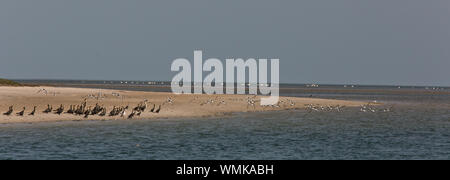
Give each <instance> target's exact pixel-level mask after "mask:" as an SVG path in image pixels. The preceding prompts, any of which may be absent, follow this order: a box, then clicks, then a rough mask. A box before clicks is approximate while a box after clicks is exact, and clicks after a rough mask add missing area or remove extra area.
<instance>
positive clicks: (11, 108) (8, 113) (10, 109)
mask: <svg viewBox="0 0 450 180" xmlns="http://www.w3.org/2000/svg"><path fill="white" fill-rule="evenodd" d="M13 111H14V110H13V106H9V110H8V111H7V112H5V113H3V115H6V116H9V115H11V114H12V113H13Z"/></svg>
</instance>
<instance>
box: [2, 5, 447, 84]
mask: <svg viewBox="0 0 450 180" xmlns="http://www.w3.org/2000/svg"><path fill="white" fill-rule="evenodd" d="M196 49H199V50H203V51H204V56H205V57H206V58H208V57H217V58H220V59H225V58H229V57H242V58H251V57H253V58H280V70H281V74H280V78H281V79H280V80H281V81H282V82H294V83H340V84H349V83H358V84H402V85H403V84H409V85H445V86H450V70H449V68H450V1H449V0H292V1H283V0H281V1H274V0H222V1H219V0H203V1H200V0H189V1H188V0H178V1H174V0H139V1H138V0H70V1H68V0H1V1H0V77H6V78H33V79H41V78H52V79H108V80H110V79H119V80H170V79H171V78H172V77H173V75H174V73H173V72H171V71H170V65H171V63H172V60H174V59H175V58H179V57H184V58H188V59H190V60H192V59H193V51H194V50H196Z"/></svg>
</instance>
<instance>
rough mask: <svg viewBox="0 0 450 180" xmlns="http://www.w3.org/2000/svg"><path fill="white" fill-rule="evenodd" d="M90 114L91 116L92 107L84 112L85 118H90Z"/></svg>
mask: <svg viewBox="0 0 450 180" xmlns="http://www.w3.org/2000/svg"><path fill="white" fill-rule="evenodd" d="M89 114H91V107H89V108H88V109H87V110H86V111H85V112H84V118H88V117H89Z"/></svg>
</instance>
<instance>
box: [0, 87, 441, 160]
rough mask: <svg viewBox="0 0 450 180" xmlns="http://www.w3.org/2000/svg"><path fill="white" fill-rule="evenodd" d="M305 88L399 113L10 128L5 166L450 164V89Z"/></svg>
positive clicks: (0, 154)
mask: <svg viewBox="0 0 450 180" xmlns="http://www.w3.org/2000/svg"><path fill="white" fill-rule="evenodd" d="M302 87H303V86H294V87H291V86H289V87H286V89H285V90H282V92H283V94H284V95H290V96H313V97H321V98H331V99H352V100H365V101H373V100H377V101H379V102H383V103H386V104H387V105H386V106H391V105H393V106H394V111H393V112H391V113H363V112H360V111H359V109H358V108H353V109H346V110H345V111H344V112H311V113H310V112H307V111H304V110H295V111H294V110H292V111H283V112H265V113H242V114H234V115H232V116H231V117H223V118H204V119H160V120H132V121H85V122H55V123H36V124H2V125H0V159H244V160H245V159H258V160H259V159H450V93H449V91H448V89H440V90H424V89H425V87H421V88H415V87H414V88H413V87H409V88H407V89H406V90H399V89H398V88H397V87H361V88H353V89H350V90H348V89H344V88H340V87H338V86H332V87H323V88H319V89H306V88H302ZM128 88H129V89H133V87H128Z"/></svg>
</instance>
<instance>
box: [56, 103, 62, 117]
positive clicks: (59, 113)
mask: <svg viewBox="0 0 450 180" xmlns="http://www.w3.org/2000/svg"><path fill="white" fill-rule="evenodd" d="M63 112H64V106H63V105H62V104H61V106H59V108H58V109H56V112H55V114H58V115H61V113H63Z"/></svg>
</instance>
